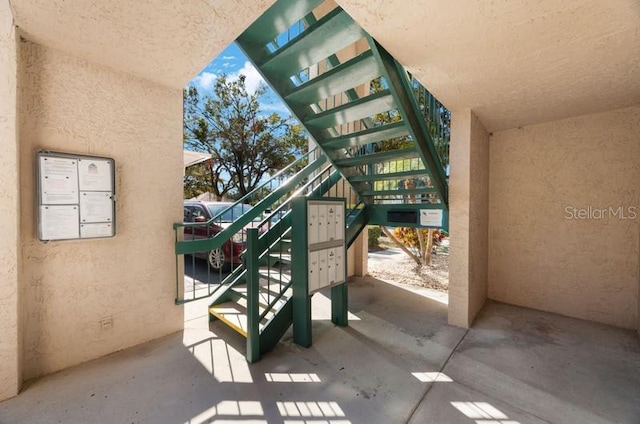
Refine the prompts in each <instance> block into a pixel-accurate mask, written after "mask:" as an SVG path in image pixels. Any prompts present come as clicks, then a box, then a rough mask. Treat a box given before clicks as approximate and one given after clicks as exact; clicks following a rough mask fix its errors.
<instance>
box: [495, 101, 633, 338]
mask: <svg viewBox="0 0 640 424" xmlns="http://www.w3.org/2000/svg"><path fill="white" fill-rule="evenodd" d="M639 137H640V107H639V106H636V107H631V108H626V109H619V110H614V111H610V112H605V113H600V114H595V115H587V116H581V117H576V118H570V119H566V120H560V121H555V122H549V123H546V124H540V125H535V126H529V127H524V128H518V129H513V130H508V131H503V132H499V133H496V134H494V135H493V137H492V140H491V191H490V199H491V207H490V214H491V215H490V216H491V220H490V243H489V251H490V262H489V263H490V265H489V297H490V298H492V299H496V300H499V301H503V302H507V303H511V304H515V305H522V306H527V307H531V308H535V309H541V310H545V311H551V312H557V313H560V314H563V315H569V316H573V317H578V318H584V319H588V320H593V321H599V322H603V323H607V324H613V325H616V326H620V327H625V328H635V327H636V325H637V312H638V311H637V309H638V300H637V297H638V260H639V252H638V219H637V217H636V219H620V218H616V217H615V216H609V217H607V216H604V215H603V214H602V213H601V212H593V211H594V210H601V209H603V208H604V209H607V208H609V207H612V208H614V210H617V208H619V207H620V208H622V212H624V213H625V217H627V218H629V217H633V216H632V215H633V212H636V213H637V214H640V208H639V206H640V205H639V200H640V196H639V194H640V139H639ZM573 207H576V208H582V209H585V211H584V212H574V211H573V209H569V210H567V208H573ZM589 207H591V208H592V211H591V213H590V212H589V210H586V208H589ZM630 208H637V209H630ZM607 210H608V209H607ZM607 213H608V212H607ZM580 214H582V215H583V218H584V216H589V215H590V216H591V217H592V218H594V219H568V218H572V217H578V218H580ZM598 217H600V219H596V218H598Z"/></svg>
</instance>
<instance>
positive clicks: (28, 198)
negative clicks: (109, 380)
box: [19, 42, 183, 379]
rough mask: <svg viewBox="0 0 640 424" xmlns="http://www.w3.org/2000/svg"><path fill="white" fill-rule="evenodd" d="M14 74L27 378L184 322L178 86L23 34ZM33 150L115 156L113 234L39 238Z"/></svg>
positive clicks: (180, 130) (181, 168) (180, 128)
mask: <svg viewBox="0 0 640 424" xmlns="http://www.w3.org/2000/svg"><path fill="white" fill-rule="evenodd" d="M19 72H20V73H19V74H20V84H19V85H20V99H21V101H20V118H19V125H20V145H21V148H20V165H21V214H22V226H21V230H22V236H21V239H22V246H21V247H22V261H23V269H22V277H21V284H22V285H23V286H24V291H25V292H24V298H23V300H22V302H21V303H22V310H23V311H24V314H25V315H24V377H25V379H27V378H32V377H36V376H39V375H42V374H46V373H50V372H53V371H56V370H59V369H62V368H65V367H68V366H71V365H74V364H77V363H80V362H83V361H86V360H89V359H92V358H96V357H99V356H102V355H105V354H107V353H110V352H114V351H116V350H119V349H122V348H126V347H128V346H131V345H135V344H138V343H141V342H144V341H147V340H150V339H153V338H156V337H159V336H162V335H165V334H168V333H171V332H174V331H177V330H180V329H181V328H182V321H183V316H182V308H180V307H177V306H175V305H174V304H173V300H174V296H175V293H174V292H175V288H174V283H175V275H176V272H175V256H174V254H173V240H174V235H173V230H172V228H171V225H172V223H173V222H176V221H180V220H181V219H182V206H181V204H182V172H183V163H182V93H181V90H178V89H173V88H166V87H163V86H160V85H157V84H155V83H152V82H150V81H147V80H143V79H139V78H137V77H133V76H130V75H127V74H123V73H119V72H116V71H114V70H112V69H109V68H106V67H103V66H101V65H95V64H91V63H89V62H86V61H84V60H82V59H78V58H75V57H73V56H69V55H67V54H65V53H61V52H58V51H56V50H52V49H47V48H45V47H42V46H39V45H36V44H33V43H30V42H23V43H21V47H20V64H19ZM38 148H45V149H50V150H59V151H65V152H75V153H81V154H95V155H103V156H110V157H113V158H115V161H116V173H117V179H116V195H117V214H116V223H117V235H116V236H115V237H114V238H111V239H102V240H86V241H67V242H51V243H49V244H43V243H41V242H39V241H37V239H36V231H35V228H34V223H35V219H34V200H33V199H34V169H33V163H34V153H35V151H36V149H38ZM109 316H111V317H112V318H113V327H112V328H110V329H102V328H101V325H100V320H101V318H103V317H109Z"/></svg>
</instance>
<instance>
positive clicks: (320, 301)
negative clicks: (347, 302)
mask: <svg viewBox="0 0 640 424" xmlns="http://www.w3.org/2000/svg"><path fill="white" fill-rule="evenodd" d="M311 315H312V318H313V319H314V320H327V321H330V320H331V298H330V297H328V296H327V295H325V294H324V293H322V292H317V293H315V294H314V295H313V297H312V298H311ZM347 319H348V320H349V321H360V318H359V317H358V316H357V315H354V314H352V313H351V312H348V313H347Z"/></svg>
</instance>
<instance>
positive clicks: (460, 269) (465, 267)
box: [449, 109, 489, 327]
mask: <svg viewBox="0 0 640 424" xmlns="http://www.w3.org/2000/svg"><path fill="white" fill-rule="evenodd" d="M452 116H453V121H452V133H451V154H450V156H451V177H450V184H449V197H450V204H449V206H450V216H449V226H450V232H451V255H450V258H449V323H450V324H452V325H458V326H461V327H468V326H470V325H471V323H472V322H473V320H474V318H475V317H476V315H477V313H478V311H479V310H480V309H481V308H482V306H483V305H484V302H485V300H486V299H487V262H488V255H487V238H488V223H489V216H488V213H489V212H488V210H489V135H488V133H487V131H486V130H485V128H484V126H483V125H482V123H481V122H480V120H479V119H478V118H477V117H476V116H475V115H474V114H473V112H472V111H471V110H469V109H466V110H461V111H456V112H453V115H452Z"/></svg>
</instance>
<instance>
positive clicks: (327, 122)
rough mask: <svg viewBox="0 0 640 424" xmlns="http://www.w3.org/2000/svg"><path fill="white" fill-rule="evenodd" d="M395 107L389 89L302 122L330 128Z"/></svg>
mask: <svg viewBox="0 0 640 424" xmlns="http://www.w3.org/2000/svg"><path fill="white" fill-rule="evenodd" d="M393 108H395V102H394V99H393V96H392V95H391V92H390V91H389V90H383V91H381V92H379V93H376V94H372V95H370V96H367V97H362V98H360V99H358V100H354V101H352V102H349V103H345V104H343V105H340V106H337V107H334V108H332V109H329V110H325V111H323V112H320V113H317V114H315V115H312V116H310V117H306V118H304V119H303V121H304V124H305V125H308V126H311V127H315V128H332V127H335V126H336V125H341V124H346V123H349V122H353V121H356V120H358V119H364V118H369V117H371V116H373V115H376V114H378V113H382V112H387V111H389V110H391V109H393Z"/></svg>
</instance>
